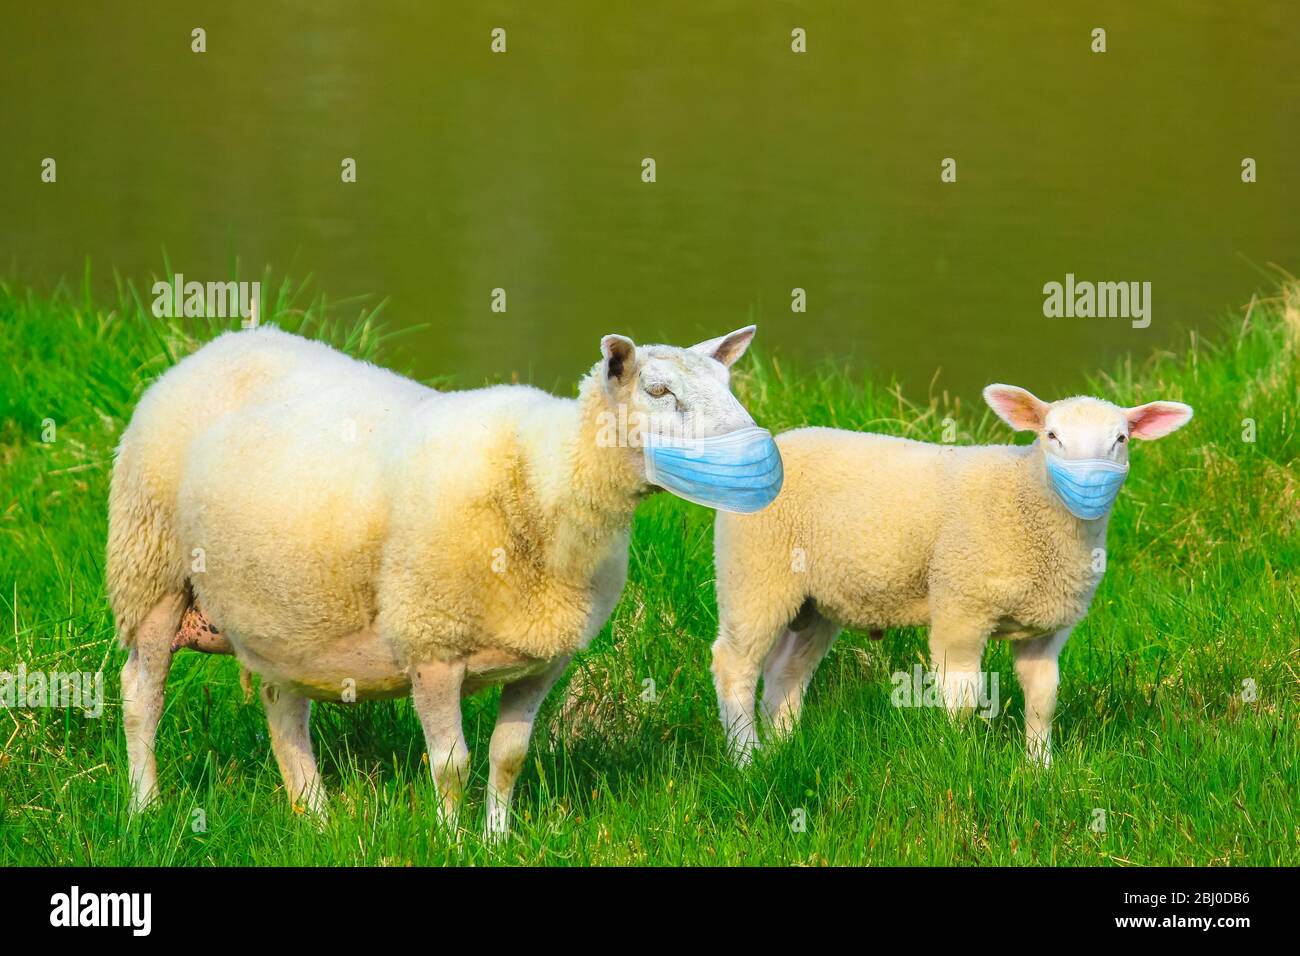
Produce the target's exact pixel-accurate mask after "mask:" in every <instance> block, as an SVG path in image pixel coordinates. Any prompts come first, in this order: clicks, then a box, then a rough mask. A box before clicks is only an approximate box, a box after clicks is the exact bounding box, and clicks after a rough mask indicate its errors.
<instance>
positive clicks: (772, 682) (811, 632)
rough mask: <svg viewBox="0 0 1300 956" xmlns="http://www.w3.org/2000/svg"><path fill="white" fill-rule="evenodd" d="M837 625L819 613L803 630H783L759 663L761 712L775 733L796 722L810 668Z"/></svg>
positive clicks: (814, 667) (823, 653)
mask: <svg viewBox="0 0 1300 956" xmlns="http://www.w3.org/2000/svg"><path fill="white" fill-rule="evenodd" d="M839 632H840V628H839V626H838V625H836V624H834V623H832V622H831V621H828V620H826V619H825V618H824V617H821V616H820V615H819V616H818V617H817V618H816V619H815V620H814V621H813V622H812V623H811V624H810V625H809V626H808V627H806V628H804V629H803V630H799V631H796V630H794V629H793V626H792V627H791V628H790V629H789V630H787V631H786V632H785V633H784V634H783V635H782V636H781V638H780V639H779V640H777V642H776V645H775V646H774V647H773V648H772V650H771V651H770V652H769V653H768V655H767V662H766V664H765V665H764V667H763V713H764V714H765V715H766V717H767V718H768V720H769V721H771V725H772V730H773V732H774V733H776V735H777V736H779V737H788V736H789V735H790V734H791V733H792V732H793V731H794V728H795V726H796V725H797V724H798V723H799V715H800V714H801V713H802V711H803V698H804V694H805V693H806V692H807V690H808V684H809V682H810V681H811V680H812V676H813V672H814V671H816V670H817V665H818V664H820V663H821V662H822V658H824V657H825V656H826V653H827V651H829V650H830V649H831V644H833V643H834V642H835V638H836V637H837V636H838V635H839Z"/></svg>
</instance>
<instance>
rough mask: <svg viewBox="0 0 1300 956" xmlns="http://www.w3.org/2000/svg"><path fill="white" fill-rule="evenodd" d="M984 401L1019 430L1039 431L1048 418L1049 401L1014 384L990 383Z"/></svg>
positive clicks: (999, 416)
mask: <svg viewBox="0 0 1300 956" xmlns="http://www.w3.org/2000/svg"><path fill="white" fill-rule="evenodd" d="M984 401H986V402H988V404H989V408H991V409H993V411H995V412H997V415H998V418H1000V419H1002V420H1003V421H1004V422H1006V423H1007V424H1008V425H1010V426H1011V427H1012V428H1014V429H1015V430H1016V431H1018V432H1036V431H1039V430H1040V429H1041V428H1042V427H1043V422H1044V420H1045V419H1046V418H1047V403H1046V402H1044V401H1042V400H1041V399H1039V398H1037V397H1036V396H1035V395H1034V394H1033V393H1032V392H1028V391H1025V389H1023V388H1017V387H1016V386H1014V385H990V386H989V387H988V388H986V389H984Z"/></svg>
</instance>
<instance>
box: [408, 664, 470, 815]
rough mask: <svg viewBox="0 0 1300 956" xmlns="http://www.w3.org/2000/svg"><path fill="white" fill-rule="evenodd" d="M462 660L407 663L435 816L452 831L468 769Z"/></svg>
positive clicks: (463, 666)
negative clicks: (435, 802) (434, 795)
mask: <svg viewBox="0 0 1300 956" xmlns="http://www.w3.org/2000/svg"><path fill="white" fill-rule="evenodd" d="M464 681H465V662H464V661H463V660H459V661H438V660H432V661H426V662H424V663H422V664H415V665H413V666H412V667H411V697H412V700H413V701H414V702H415V711H416V713H417V714H419V716H420V726H421V727H423V728H424V744H425V748H426V750H427V752H428V756H429V769H430V771H431V772H432V773H433V781H434V783H435V784H437V786H438V797H439V803H438V819H439V821H440V822H441V823H442V825H443V826H445V827H447V828H448V829H449V830H450V831H451V832H453V833H455V832H456V829H457V823H458V819H459V815H460V801H461V797H462V796H463V795H464V792H465V778H466V776H467V774H468V771H469V747H468V746H466V744H465V735H464V732H463V730H462V727H461V716H460V690H461V684H463V683H464Z"/></svg>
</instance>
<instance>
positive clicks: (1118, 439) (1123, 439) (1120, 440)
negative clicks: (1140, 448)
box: [1115, 435, 1128, 445]
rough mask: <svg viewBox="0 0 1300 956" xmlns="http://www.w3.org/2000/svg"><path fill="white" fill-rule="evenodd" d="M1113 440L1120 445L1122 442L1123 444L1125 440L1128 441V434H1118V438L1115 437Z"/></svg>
mask: <svg viewBox="0 0 1300 956" xmlns="http://www.w3.org/2000/svg"><path fill="white" fill-rule="evenodd" d="M1115 441H1116V443H1117V444H1120V445H1122V444H1124V443H1125V442H1126V441H1128V436H1127V435H1120V436H1119V437H1118V438H1116V439H1115Z"/></svg>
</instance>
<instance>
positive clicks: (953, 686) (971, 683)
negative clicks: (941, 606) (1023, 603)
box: [930, 616, 990, 717]
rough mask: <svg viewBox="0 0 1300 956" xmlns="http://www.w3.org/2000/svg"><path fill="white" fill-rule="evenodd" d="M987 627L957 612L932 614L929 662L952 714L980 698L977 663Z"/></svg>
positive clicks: (966, 709) (965, 709)
mask: <svg viewBox="0 0 1300 956" xmlns="http://www.w3.org/2000/svg"><path fill="white" fill-rule="evenodd" d="M989 632H990V628H989V627H987V626H986V625H985V624H984V623H983V622H975V621H972V620H969V619H966V618H963V617H960V616H947V617H939V618H936V619H935V620H934V621H933V622H932V623H931V626H930V666H931V667H933V668H934V671H935V674H936V677H937V679H938V683H939V687H940V688H942V690H943V701H944V705H945V706H946V707H947V708H948V713H949V714H952V715H953V716H954V717H956V716H959V715H963V714H967V713H969V712H970V711H971V710H973V709H974V708H975V706H976V705H977V704H978V703H979V699H980V685H981V674H980V664H981V661H982V660H983V658H984V645H985V644H986V643H988V635H989Z"/></svg>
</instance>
